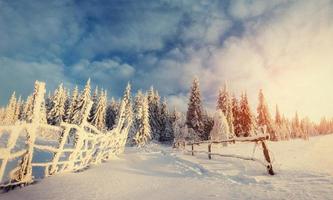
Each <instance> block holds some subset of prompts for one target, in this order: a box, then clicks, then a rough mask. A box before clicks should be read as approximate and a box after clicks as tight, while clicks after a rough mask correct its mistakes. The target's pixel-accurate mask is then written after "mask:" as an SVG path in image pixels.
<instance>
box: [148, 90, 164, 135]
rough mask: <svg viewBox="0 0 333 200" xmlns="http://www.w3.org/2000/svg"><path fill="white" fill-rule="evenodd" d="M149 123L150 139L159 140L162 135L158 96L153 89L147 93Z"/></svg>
mask: <svg viewBox="0 0 333 200" xmlns="http://www.w3.org/2000/svg"><path fill="white" fill-rule="evenodd" d="M148 106H149V116H150V118H149V123H150V127H151V132H152V139H154V140H157V141H158V140H160V136H161V134H162V122H161V108H160V96H159V94H158V92H157V91H156V90H154V88H153V87H151V88H150V90H149V91H148Z"/></svg>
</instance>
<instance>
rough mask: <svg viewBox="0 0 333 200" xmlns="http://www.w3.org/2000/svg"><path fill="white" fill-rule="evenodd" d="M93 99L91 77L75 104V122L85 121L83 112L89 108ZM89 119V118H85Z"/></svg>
mask: <svg viewBox="0 0 333 200" xmlns="http://www.w3.org/2000/svg"><path fill="white" fill-rule="evenodd" d="M90 101H91V98H90V79H88V81H87V83H86V86H85V88H84V90H83V91H82V93H81V94H80V97H79V99H78V101H77V103H76V104H75V107H74V109H73V118H72V119H73V121H72V123H74V124H81V123H82V121H83V118H82V117H83V114H84V113H85V111H86V110H87V109H88V108H87V106H88V104H89V102H90ZM85 120H87V119H85Z"/></svg>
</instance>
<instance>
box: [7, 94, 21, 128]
mask: <svg viewBox="0 0 333 200" xmlns="http://www.w3.org/2000/svg"><path fill="white" fill-rule="evenodd" d="M16 106H17V101H16V96H15V92H13V94H12V96H11V97H10V100H9V104H8V106H7V108H6V112H5V118H4V124H7V125H11V124H14V123H15V122H16V121H17V120H18V117H16V113H15V112H16Z"/></svg>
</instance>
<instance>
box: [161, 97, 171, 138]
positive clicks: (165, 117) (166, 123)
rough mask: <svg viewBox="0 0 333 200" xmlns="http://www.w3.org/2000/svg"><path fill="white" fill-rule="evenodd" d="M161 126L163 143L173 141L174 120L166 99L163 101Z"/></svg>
mask: <svg viewBox="0 0 333 200" xmlns="http://www.w3.org/2000/svg"><path fill="white" fill-rule="evenodd" d="M160 116H161V125H162V130H161V132H160V133H161V134H160V138H159V140H160V141H161V142H166V141H172V140H173V137H174V136H173V128H172V119H171V115H170V113H169V110H168V106H167V101H166V99H164V100H163V102H162V105H161V114H160Z"/></svg>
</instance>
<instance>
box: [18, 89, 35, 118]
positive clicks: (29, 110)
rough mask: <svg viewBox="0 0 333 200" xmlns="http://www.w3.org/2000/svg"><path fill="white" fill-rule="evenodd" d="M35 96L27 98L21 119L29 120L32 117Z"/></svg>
mask: <svg viewBox="0 0 333 200" xmlns="http://www.w3.org/2000/svg"><path fill="white" fill-rule="evenodd" d="M32 104H33V97H32V95H30V96H28V97H27V100H26V102H25V104H24V108H23V112H22V114H21V117H20V118H21V120H25V121H27V122H29V121H31V119H32V109H33V105H32Z"/></svg>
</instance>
